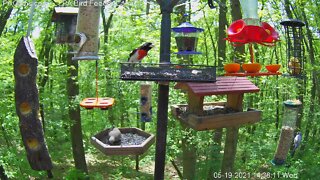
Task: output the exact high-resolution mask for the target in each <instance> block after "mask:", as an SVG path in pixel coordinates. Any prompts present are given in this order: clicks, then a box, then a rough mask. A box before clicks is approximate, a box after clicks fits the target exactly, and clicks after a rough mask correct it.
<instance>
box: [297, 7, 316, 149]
mask: <svg viewBox="0 0 320 180" xmlns="http://www.w3.org/2000/svg"><path fill="white" fill-rule="evenodd" d="M302 16H303V19H304V21H305V24H306V29H307V39H308V41H307V42H309V43H308V46H309V50H308V52H309V58H310V64H315V54H314V46H313V37H312V31H311V30H310V28H309V23H308V19H307V16H306V14H305V11H304V10H302ZM307 42H306V43H307ZM316 78H317V72H316V70H315V69H313V70H312V88H311V97H310V111H309V117H308V121H307V126H306V129H305V133H304V142H308V139H309V133H310V131H312V127H314V126H313V125H312V124H313V120H314V113H315V98H316V87H317V85H316V84H317V79H316ZM305 144H307V143H304V144H303V145H302V147H301V150H303V149H304V148H305Z"/></svg>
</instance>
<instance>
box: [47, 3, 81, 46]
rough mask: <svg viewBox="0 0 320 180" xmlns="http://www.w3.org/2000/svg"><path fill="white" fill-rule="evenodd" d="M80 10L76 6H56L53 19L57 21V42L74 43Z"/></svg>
mask: <svg viewBox="0 0 320 180" xmlns="http://www.w3.org/2000/svg"><path fill="white" fill-rule="evenodd" d="M78 11H79V9H78V8H76V7H55V8H54V11H53V14H52V19H51V20H52V22H55V23H56V43H58V44H65V43H68V44H72V43H74V35H75V33H76V25H77V15H78Z"/></svg>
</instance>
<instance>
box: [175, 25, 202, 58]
mask: <svg viewBox="0 0 320 180" xmlns="http://www.w3.org/2000/svg"><path fill="white" fill-rule="evenodd" d="M172 31H173V33H174V37H175V39H176V42H177V46H178V51H179V52H177V54H179V55H192V54H201V53H200V52H197V42H198V37H199V34H200V33H201V32H202V31H203V29H202V28H197V27H195V26H193V25H192V24H190V23H189V22H184V23H182V24H180V25H179V26H177V27H174V28H172Z"/></svg>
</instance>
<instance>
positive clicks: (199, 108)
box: [181, 91, 204, 179]
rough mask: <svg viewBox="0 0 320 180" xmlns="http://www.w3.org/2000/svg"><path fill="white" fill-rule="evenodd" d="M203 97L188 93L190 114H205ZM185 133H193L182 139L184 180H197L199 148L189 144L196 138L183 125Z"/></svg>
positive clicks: (189, 129)
mask: <svg viewBox="0 0 320 180" xmlns="http://www.w3.org/2000/svg"><path fill="white" fill-rule="evenodd" d="M203 99H204V97H203V96H197V95H195V94H194V93H192V92H190V91H189V92H188V110H187V111H188V112H189V113H193V114H197V115H202V114H203ZM181 125H182V127H183V129H184V131H192V132H193V133H190V136H187V137H183V139H182V159H183V178H184V179H195V175H196V162H197V153H196V152H197V148H196V144H194V143H189V142H190V141H189V139H190V138H192V137H193V136H195V133H196V132H194V130H193V129H191V128H188V127H186V126H185V125H184V124H181Z"/></svg>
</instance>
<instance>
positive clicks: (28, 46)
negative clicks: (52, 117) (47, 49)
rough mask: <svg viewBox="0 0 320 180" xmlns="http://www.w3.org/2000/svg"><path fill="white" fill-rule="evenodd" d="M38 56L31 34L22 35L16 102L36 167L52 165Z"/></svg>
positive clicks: (16, 62) (16, 68)
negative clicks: (38, 81) (44, 125)
mask: <svg viewBox="0 0 320 180" xmlns="http://www.w3.org/2000/svg"><path fill="white" fill-rule="evenodd" d="M37 65H38V59H37V55H36V53H35V49H34V46H33V42H32V41H31V39H30V38H29V37H23V38H21V40H20V42H19V45H18V47H17V49H16V52H15V55H14V76H15V103H16V112H17V115H18V116H19V121H20V123H19V125H20V132H21V136H22V141H23V144H24V147H25V149H26V152H27V158H28V161H29V164H30V166H31V168H32V169H33V170H38V171H40V170H47V171H50V170H51V169H52V162H51V158H50V155H49V153H48V149H47V146H46V143H45V140H44V134H43V129H42V124H41V117H40V111H39V94H38V89H37V85H36V78H37Z"/></svg>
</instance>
